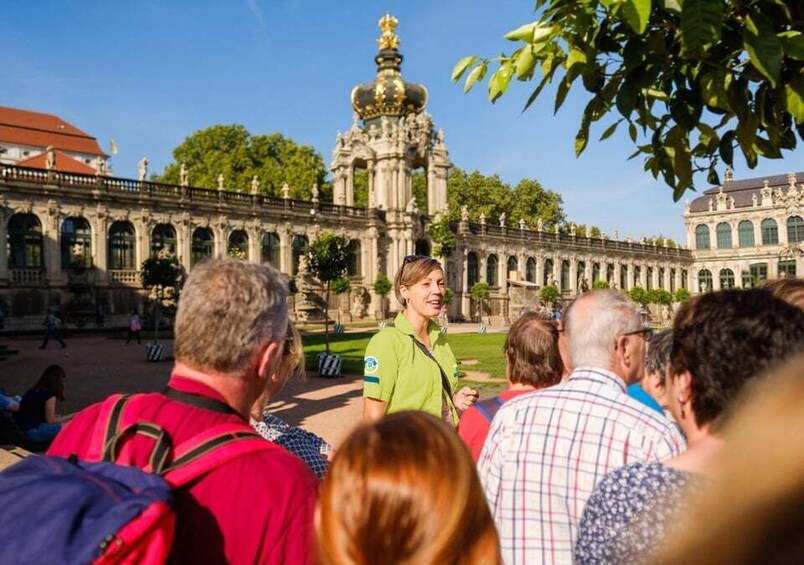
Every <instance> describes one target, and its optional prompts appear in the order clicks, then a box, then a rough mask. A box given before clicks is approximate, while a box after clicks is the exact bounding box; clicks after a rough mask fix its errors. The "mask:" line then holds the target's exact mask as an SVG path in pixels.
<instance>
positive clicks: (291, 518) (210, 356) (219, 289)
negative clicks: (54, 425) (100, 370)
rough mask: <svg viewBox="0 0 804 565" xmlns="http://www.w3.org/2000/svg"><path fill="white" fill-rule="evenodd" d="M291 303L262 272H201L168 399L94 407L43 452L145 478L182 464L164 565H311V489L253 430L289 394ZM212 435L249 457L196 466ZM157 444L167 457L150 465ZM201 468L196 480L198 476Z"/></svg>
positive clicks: (297, 463)
mask: <svg viewBox="0 0 804 565" xmlns="http://www.w3.org/2000/svg"><path fill="white" fill-rule="evenodd" d="M287 293H288V291H287V288H286V286H285V284H284V283H283V282H282V281H281V279H280V275H279V273H278V272H277V271H276V270H274V269H273V268H271V267H269V266H260V265H256V264H253V263H248V262H245V261H233V260H210V261H206V262H204V263H203V264H200V265H198V266H197V267H196V268H195V269H194V270H193V272H192V274H191V275H190V277H189V278H188V280H187V283H186V284H185V286H184V289H183V292H182V297H181V301H180V303H179V309H178V314H177V317H176V325H175V334H176V338H175V356H176V363H175V366H174V368H173V371H172V374H171V376H170V380H169V382H168V383H167V388H166V390H165V391H163V392H162V393H152V394H143V395H134V396H131V397H128V398H125V397H124V398H122V399H119V398H113V399H112V400H111V401H107V402H105V403H100V404H96V405H93V406H90V407H89V408H87V409H85V410H83V411H82V412H80V413H79V414H78V415H77V416H76V417H75V418H74V419H73V421H72V422H71V423H70V424H69V425H68V426H67V427H66V428H65V429H64V430H63V431H62V432H61V434H60V435H59V436H58V437H57V438H56V440H55V441H54V443H53V445H52V446H51V448H50V450H49V451H48V455H57V456H62V457H70V456H72V455H74V456H76V457H77V458H78V459H79V460H81V459H87V460H97V459H98V458H99V457H100V456H101V453H100V452H104V453H105V454H106V455H107V458H108V459H113V461H114V462H115V463H117V464H118V465H129V466H134V467H139V468H141V469H146V470H149V471H150V470H152V469H154V468H155V467H156V466H157V465H159V467H160V468H161V467H162V463H164V464H165V468H166V469H168V471H170V469H171V462H173V463H175V462H176V460H177V459H178V458H179V455H182V454H183V455H182V456H181V457H180V459H181V461H182V462H184V463H185V467H184V471H186V473H185V474H184V477H183V478H182V476H181V474H182V472H183V470H182V469H178V470H177V471H176V472H175V474H174V475H173V477H175V478H172V475H171V473H170V472H167V473H165V475H164V476H165V479H166V480H167V482H168V484H169V485H170V486H171V487H173V489H172V494H173V507H174V509H175V515H176V519H175V536H174V538H173V542H172V545H171V546H170V550H169V551H170V553H169V555H168V561H169V562H170V563H227V562H228V563H300V564H304V563H308V562H310V561H311V560H312V557H311V551H312V549H311V548H312V546H313V544H312V540H313V514H314V508H315V503H316V491H317V487H318V483H317V479H316V478H315V477H314V476H313V474H312V473H311V472H310V470H309V469H308V468H307V467H306V466H305V464H304V463H303V462H302V461H301V460H300V459H299V458H297V457H296V456H294V455H291V454H290V453H288V452H286V451H284V450H283V449H281V448H279V447H277V446H276V445H275V444H272V443H270V442H267V441H265V440H262V439H260V438H252V437H251V436H252V435H253V430H251V428H250V426H249V423H248V418H249V413H250V410H251V407H252V405H253V404H254V402H255V401H256V400H257V399H258V398H259V397H260V396H261V394H263V393H264V392H267V394H268V395H269V397H270V395H272V394H273V393H275V392H277V391H278V390H279V389H281V387H282V385H284V383H283V382H277V379H278V378H279V377H278V376H277V375H278V372H277V371H276V370H275V369H276V367H277V365H278V363H279V361H280V359H281V356H282V352H283V344H284V339H285V334H286V330H287V326H288V324H287V319H288V315H287V306H286V297H287ZM127 430H133V432H132V433H131V436H130V437H125V438H122V439H120V438H118V439H113V440H111V441H109V438H110V437H112V438H114V437H115V434H117V435H120V434H119V433H118V432H121V431H127ZM153 430H158V431H156V432H154V431H153ZM214 430H221V433H220V434H218V437H216V438H213V439H214V440H217V439H220V438H222V441H223V442H224V443H226V442H230V441H231V438H235V439H236V437H243V438H247V440H248V441H247V442H245V443H243V444H241V446H242V445H246V444H250V445H251V447H248V448H245V449H240V450H238V449H233V450H232V449H227V448H229V447H231V446H230V445H226V446H224V447H222V448H218V449H214V450H209V449H207V450H206V451H205V452H204V454H203V455H198V456H197V457H196V456H195V453H194V452H193V448H194V445H193V444H194V443H195V442H197V441H207V440H209V438H210V436H214V435H215V433H214ZM160 434H161V435H160ZM162 436H166V437H167V438H169V440H165V441H164V442H163V439H164V438H163V437H162ZM154 437H156V438H157V443H158V444H160V445H162V444H163V443H164V445H167V446H168V447H170V449H168V448H165V449H163V451H164V453H162V454H158V453H157V454H155V453H156V450H155V449H154V443H155V441H154V439H153V438H154ZM199 438H200V439H199ZM104 442H105V443H104ZM232 443H236V442H232ZM110 444H112V445H111V446H110ZM171 446H172V447H171ZM197 451H198V453H201V451H202V450H201V449H197ZM180 452H181V453H180ZM201 459H203V463H202V464H201V466H202V467H203V469H201V470H199V469H193V466H194V465H195V466H196V467H197V466H198V460H201ZM188 474H192V478H188ZM187 481H189V482H187ZM185 482H186V484H184V483H185ZM177 484H179V485H182V486H178V487H177V486H176V485H177Z"/></svg>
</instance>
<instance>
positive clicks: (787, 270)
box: [778, 259, 796, 278]
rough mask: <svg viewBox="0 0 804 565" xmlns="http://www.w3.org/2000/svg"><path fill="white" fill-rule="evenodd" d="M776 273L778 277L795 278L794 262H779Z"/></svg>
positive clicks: (790, 260)
mask: <svg viewBox="0 0 804 565" xmlns="http://www.w3.org/2000/svg"><path fill="white" fill-rule="evenodd" d="M778 269H779V270H778V272H779V276H780V277H791V278H793V277H795V276H796V260H795V259H787V260H785V261H779V265H778Z"/></svg>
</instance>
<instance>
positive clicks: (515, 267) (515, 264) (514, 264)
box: [505, 256, 519, 279]
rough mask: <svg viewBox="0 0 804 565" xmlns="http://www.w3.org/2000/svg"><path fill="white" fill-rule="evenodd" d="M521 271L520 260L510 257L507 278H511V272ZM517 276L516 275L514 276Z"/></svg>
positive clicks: (506, 271)
mask: <svg viewBox="0 0 804 565" xmlns="http://www.w3.org/2000/svg"><path fill="white" fill-rule="evenodd" d="M518 271H519V260H518V259H517V258H516V257H513V256H511V257H509V258H508V264H507V265H506V270H505V276H506V278H509V279H510V278H511V272H518ZM514 276H516V275H514Z"/></svg>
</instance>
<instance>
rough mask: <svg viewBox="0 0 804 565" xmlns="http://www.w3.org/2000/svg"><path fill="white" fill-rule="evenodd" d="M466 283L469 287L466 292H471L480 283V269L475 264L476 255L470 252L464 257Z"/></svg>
mask: <svg viewBox="0 0 804 565" xmlns="http://www.w3.org/2000/svg"><path fill="white" fill-rule="evenodd" d="M466 282H467V284H468V285H469V288H467V289H466V290H467V291H469V290H471V289H472V287H473V286H474V285H475V284H476V283H478V282H480V268H479V267H478V263H477V255H476V254H475V253H474V252H472V251H470V252H469V253H468V254H467V255H466Z"/></svg>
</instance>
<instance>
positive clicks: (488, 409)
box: [475, 396, 503, 422]
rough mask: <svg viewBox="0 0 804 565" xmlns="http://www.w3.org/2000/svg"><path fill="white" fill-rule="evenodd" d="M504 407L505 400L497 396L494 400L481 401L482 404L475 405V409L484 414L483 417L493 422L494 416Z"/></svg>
mask: <svg viewBox="0 0 804 565" xmlns="http://www.w3.org/2000/svg"><path fill="white" fill-rule="evenodd" d="M502 405H503V400H502V398H500V397H499V396H495V397H494V398H488V399H486V400H481V401H480V402H477V403H475V407H476V408H477V409H478V411H479V412H480V413H481V414H483V417H484V418H485V419H486V420H488V421H489V422H491V421H492V420H493V419H494V415H495V414H496V413H497V410H499V409H500V406H502Z"/></svg>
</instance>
